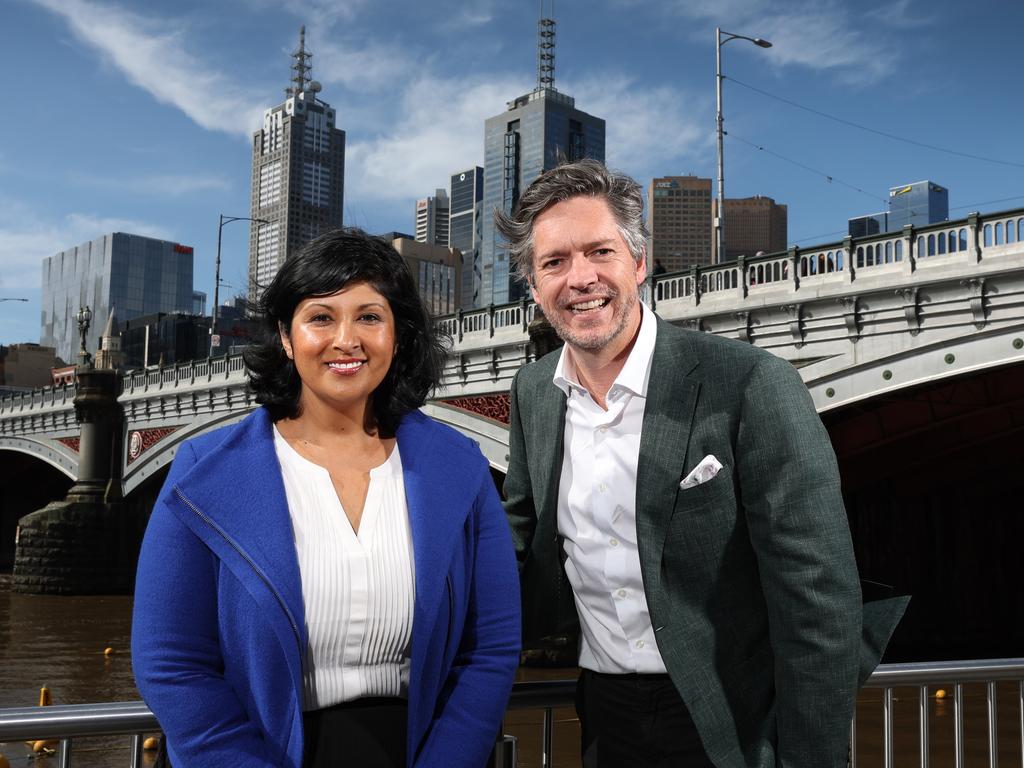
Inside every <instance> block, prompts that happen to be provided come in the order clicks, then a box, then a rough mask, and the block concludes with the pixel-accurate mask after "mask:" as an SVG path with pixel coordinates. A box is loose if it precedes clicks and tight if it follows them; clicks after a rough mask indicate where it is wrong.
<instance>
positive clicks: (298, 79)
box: [285, 25, 313, 96]
mask: <svg viewBox="0 0 1024 768" xmlns="http://www.w3.org/2000/svg"><path fill="white" fill-rule="evenodd" d="M292 58H293V59H294V60H295V62H294V63H293V64H292V72H293V73H294V74H293V75H292V85H291V86H290V87H289V88H286V89H285V92H286V93H287V94H288V95H290V96H298V95H299V94H300V93H302V92H303V91H305V90H306V88H307V87H308V86H309V83H310V80H311V79H312V78H311V76H310V73H311V72H312V71H313V65H312V64H310V63H309V60H310V59H311V58H313V54H312V53H310V52H309V51H307V50H306V26H305V25H302V26H301V27H300V28H299V47H298V48H297V49H296V50H295V51H294V52H293V53H292Z"/></svg>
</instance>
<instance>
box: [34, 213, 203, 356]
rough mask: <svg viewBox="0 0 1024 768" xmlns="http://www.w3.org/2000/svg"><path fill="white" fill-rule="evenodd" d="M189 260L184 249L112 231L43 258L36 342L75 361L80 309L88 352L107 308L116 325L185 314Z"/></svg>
mask: <svg viewBox="0 0 1024 768" xmlns="http://www.w3.org/2000/svg"><path fill="white" fill-rule="evenodd" d="M192 258H193V253H192V248H191V247H190V246H187V245H180V244H178V243H172V242H170V241H167V240H156V239H154V238H151V237H142V236H140V235H131V234H127V233H124V232H113V233H111V234H108V235H103V236H101V237H98V238H96V239H95V240H91V241H89V242H87V243H82V244H81V245H79V246H77V247H75V248H69V249H68V250H66V251H61V252H60V253H58V254H56V255H55V256H50V257H48V258H46V259H43V276H42V288H43V301H42V316H41V329H40V343H42V344H44V345H45V346H51V347H54V348H55V349H56V350H57V356H58V357H60V358H61V359H63V360H64V362H66V363H71V362H75V361H76V359H77V356H78V349H79V346H80V342H79V334H78V320H77V315H78V309H79V307H83V306H88V307H89V308H90V309H91V310H92V322H91V324H90V327H89V334H88V337H87V340H86V344H87V346H88V348H89V351H90V352H93V353H94V352H95V351H96V350H97V349H99V339H100V335H101V333H102V331H103V327H104V326H105V325H106V321H107V317H108V316H109V314H110V311H111V309H113V310H114V313H115V317H116V319H117V320H118V321H121V322H123V321H125V320H131V319H133V318H137V317H141V316H142V315H149V314H154V313H157V312H184V313H186V314H187V313H190V312H191V310H192V298H193V297H192Z"/></svg>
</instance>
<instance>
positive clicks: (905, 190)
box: [847, 180, 949, 237]
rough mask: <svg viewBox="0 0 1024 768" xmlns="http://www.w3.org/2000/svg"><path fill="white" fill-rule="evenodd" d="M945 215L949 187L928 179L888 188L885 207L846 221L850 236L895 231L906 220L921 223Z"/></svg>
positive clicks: (917, 225) (909, 222)
mask: <svg viewBox="0 0 1024 768" xmlns="http://www.w3.org/2000/svg"><path fill="white" fill-rule="evenodd" d="M948 219H949V190H948V189H946V188H945V187H941V186H939V185H938V184H936V183H934V182H931V181H927V180H926V181H916V182H914V183H913V184H901V185H900V186H898V187H890V188H889V210H888V211H882V212H881V213H870V214H868V215H866V216H857V217H856V218H853V219H849V220H848V221H847V227H848V231H849V233H850V237H866V236H868V235H879V234H885V233H886V232H899V231H900V230H901V229H903V228H904V227H905V226H907V225H908V224H913V225H914V226H915V227H923V226H924V225H925V224H935V223H937V222H940V221H947V220H948Z"/></svg>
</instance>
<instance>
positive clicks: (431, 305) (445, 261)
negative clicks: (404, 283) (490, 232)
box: [383, 232, 462, 317]
mask: <svg viewBox="0 0 1024 768" xmlns="http://www.w3.org/2000/svg"><path fill="white" fill-rule="evenodd" d="M383 237H384V239H385V240H389V241H390V242H391V244H392V245H393V246H394V248H395V250H396V251H398V254H399V255H400V256H401V257H402V258H403V259H404V260H405V263H406V264H407V265H408V266H409V271H410V272H412V277H413V280H414V281H415V282H416V288H417V289H418V290H419V294H420V298H422V299H423V303H424V304H425V305H426V307H427V309H428V310H429V312H430V314H432V315H433V316H434V317H438V316H440V315H450V314H452V313H454V312H455V310H457V309H458V308H459V303H458V302H459V291H458V288H459V284H460V282H461V281H460V279H459V277H460V275H459V273H460V272H461V271H462V254H461V253H459V251H457V250H455V249H454V248H446V247H445V246H443V245H431V244H430V243H423V242H420V241H418V240H413V239H412V238H411V237H409V236H407V235H403V234H402V233H400V232H389V233H387V234H386V235H383Z"/></svg>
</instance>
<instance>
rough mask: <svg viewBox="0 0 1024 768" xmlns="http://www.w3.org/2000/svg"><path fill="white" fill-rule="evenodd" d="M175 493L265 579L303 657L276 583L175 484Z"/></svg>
mask: <svg viewBox="0 0 1024 768" xmlns="http://www.w3.org/2000/svg"><path fill="white" fill-rule="evenodd" d="M174 494H175V495H176V496H177V497H178V498H179V499H181V501H182V503H183V504H184V505H185V506H187V507H188V508H189V509H191V510H192V511H193V512H194V513H195V514H196V516H197V517H198V518H199V519H200V520H202V521H203V522H204V523H206V524H207V525H208V526H210V528H212V529H213V530H214V531H216V532H217V534H219V535H220V537H221V538H223V539H224V541H226V542H227V543H228V544H229V545H230V546H231V548H232V549H234V550H235V552H237V553H238V554H239V556H241V558H242V559H243V560H245V562H247V563H248V564H249V567H250V568H252V569H253V571H255V573H256V575H257V576H259V577H260V578H261V579H262V580H263V583H264V584H266V585H267V589H269V590H270V594H272V595H273V596H274V597H275V598H276V599H277V602H278V603H279V604H280V606H281V610H283V611H284V615H285V616H286V617H287V618H288V623H289V624H291V627H292V632H293V633H294V634H295V644H296V645H297V646H298V648H299V658H302V637H301V635H300V634H299V626H298V624H296V623H295V618H294V617H293V616H292V612H291V611H290V610H288V605H287V604H286V603H285V601H284V598H283V597H282V596H281V593H280V592H278V591H277V589H276V588H275V587H274V585H273V584H272V583H271V581H270V578H269V577H268V576H267V574H266V573H264V572H263V569H261V568H260V567H259V566H258V565H256V563H255V562H254V561H253V559H252V558H251V557H249V555H248V554H247V553H246V551H245V550H244V549H242V547H241V546H240V545H239V544H238V542H236V541H235V540H234V539H232V538H231V537H230V536H229V535H228V533H227V531H225V530H224V529H223V528H221V527H220V526H219V525H217V523H215V522H214V521H213V520H212V519H210V518H209V517H208V516H206V515H204V514H203V513H202V512H201V511H200V510H199V508H198V507H196V505H195V504H193V503H192V502H191V501H189V500H188V499H187V498H185V494H183V493H182V492H181V490H180V489H179V488H178V486H174Z"/></svg>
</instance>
